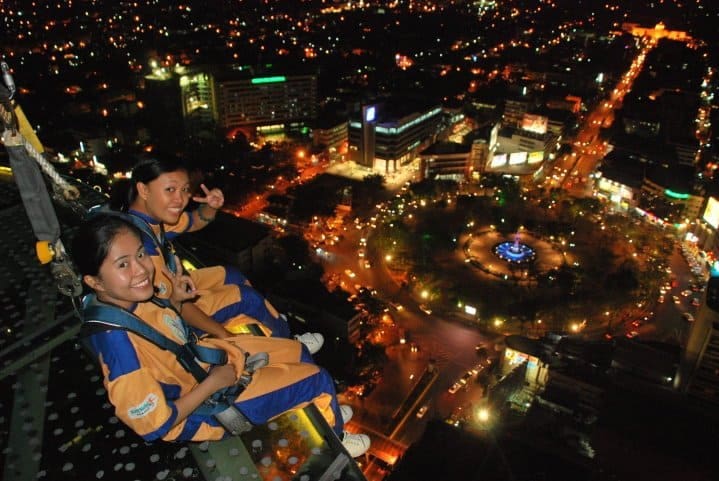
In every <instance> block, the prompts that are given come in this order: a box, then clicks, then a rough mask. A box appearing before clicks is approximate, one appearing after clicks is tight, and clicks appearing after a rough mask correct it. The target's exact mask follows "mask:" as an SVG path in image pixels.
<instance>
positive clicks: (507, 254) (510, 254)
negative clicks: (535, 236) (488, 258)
mask: <svg viewBox="0 0 719 481" xmlns="http://www.w3.org/2000/svg"><path fill="white" fill-rule="evenodd" d="M492 252H494V255H496V256H497V257H499V258H500V259H502V260H505V261H507V262H510V263H512V264H526V263H529V262H532V261H533V260H534V259H535V258H536V256H537V254H536V252H535V250H534V249H532V248H531V247H529V246H528V245H527V244H523V243H521V242H519V232H517V233H516V234H515V235H514V241H506V242H500V243H499V244H497V245H495V246H494V247H493V248H492Z"/></svg>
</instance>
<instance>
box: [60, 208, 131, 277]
mask: <svg viewBox="0 0 719 481" xmlns="http://www.w3.org/2000/svg"><path fill="white" fill-rule="evenodd" d="M123 230H127V231H130V232H132V233H133V234H135V235H136V236H137V237H138V239H142V233H141V232H140V229H138V228H137V227H135V225H134V224H133V223H132V222H131V221H130V220H128V219H127V218H126V217H125V216H124V215H121V214H118V213H111V212H99V213H97V214H93V215H91V216H90V217H89V218H88V219H87V220H86V221H85V222H83V223H82V224H80V228H79V229H78V231H77V232H76V233H75V237H74V238H73V241H72V254H73V259H74V261H75V265H77V268H78V269H79V271H80V275H82V276H86V275H90V276H96V275H97V274H98V273H99V272H100V266H101V265H102V263H103V262H104V260H105V258H106V257H107V252H108V251H109V250H110V244H111V243H112V240H113V239H114V238H115V236H116V235H117V234H118V233H120V232H122V231H123Z"/></svg>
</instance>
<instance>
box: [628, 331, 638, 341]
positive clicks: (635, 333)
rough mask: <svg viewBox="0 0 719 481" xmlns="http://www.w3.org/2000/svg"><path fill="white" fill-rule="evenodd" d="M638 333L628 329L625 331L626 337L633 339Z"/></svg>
mask: <svg viewBox="0 0 719 481" xmlns="http://www.w3.org/2000/svg"><path fill="white" fill-rule="evenodd" d="M638 335H639V333H638V332H637V331H629V332H628V333H627V337H628V338H629V339H634V338H635V337H637V336H638Z"/></svg>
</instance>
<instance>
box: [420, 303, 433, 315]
mask: <svg viewBox="0 0 719 481" xmlns="http://www.w3.org/2000/svg"><path fill="white" fill-rule="evenodd" d="M419 310H420V311H422V312H424V313H425V314H427V315H430V314H432V309H430V308H429V306H428V305H427V304H420V305H419Z"/></svg>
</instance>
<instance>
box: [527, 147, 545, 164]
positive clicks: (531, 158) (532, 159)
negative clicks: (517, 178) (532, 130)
mask: <svg viewBox="0 0 719 481" xmlns="http://www.w3.org/2000/svg"><path fill="white" fill-rule="evenodd" d="M542 160H544V151H542V150H539V151H537V152H530V153H529V155H527V163H528V164H538V163H539V162H541V161H542Z"/></svg>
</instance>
